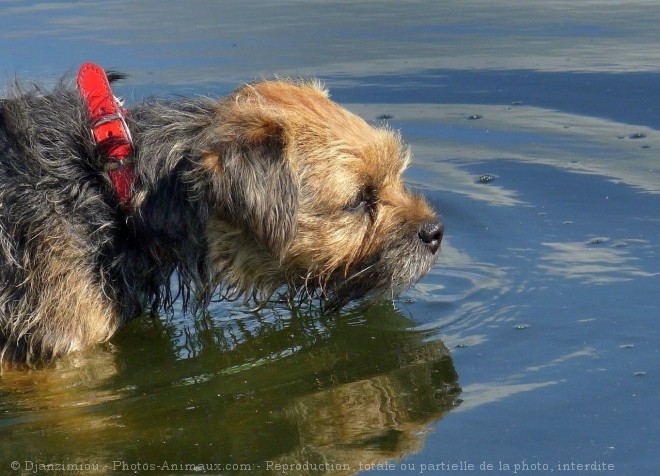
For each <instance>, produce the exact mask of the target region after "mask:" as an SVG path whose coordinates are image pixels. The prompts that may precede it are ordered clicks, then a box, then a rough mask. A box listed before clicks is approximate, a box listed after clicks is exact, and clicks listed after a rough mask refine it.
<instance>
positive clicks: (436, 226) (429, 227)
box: [417, 221, 445, 254]
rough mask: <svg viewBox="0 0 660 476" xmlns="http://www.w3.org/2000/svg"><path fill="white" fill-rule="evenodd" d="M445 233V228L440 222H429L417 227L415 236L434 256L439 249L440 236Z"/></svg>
mask: <svg viewBox="0 0 660 476" xmlns="http://www.w3.org/2000/svg"><path fill="white" fill-rule="evenodd" d="M444 232H445V226H444V225H443V224H442V222H440V221H429V222H426V223H424V224H422V226H420V227H419V231H418V232H417V236H419V239H420V240H422V243H424V244H425V245H426V246H428V248H429V250H431V253H433V254H435V253H436V252H437V251H438V249H439V248H440V242H441V241H442V235H443V234H444Z"/></svg>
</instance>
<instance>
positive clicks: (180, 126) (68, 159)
mask: <svg viewBox="0 0 660 476" xmlns="http://www.w3.org/2000/svg"><path fill="white" fill-rule="evenodd" d="M69 83H70V82H69V81H63V82H62V83H60V84H58V85H57V86H56V87H55V88H54V89H52V90H47V91H44V90H41V89H40V88H38V87H33V88H31V89H29V90H23V89H21V88H19V87H16V88H14V91H13V92H12V93H11V94H10V95H9V97H7V98H6V99H2V100H1V102H0V360H26V359H27V360H36V359H40V358H48V357H49V354H51V353H56V352H58V351H59V350H60V347H63V346H64V345H65V344H56V343H55V342H51V343H50V345H49V344H47V345H46V346H44V347H43V348H42V347H40V345H39V339H41V340H44V339H45V340H46V341H48V340H49V339H50V340H52V341H54V340H55V336H43V335H40V336H35V334H36V333H39V332H40V331H39V330H38V329H39V327H40V324H41V323H40V322H38V320H39V319H41V318H42V317H43V316H37V317H35V313H34V310H35V309H36V308H37V307H38V306H39V303H38V302H37V301H36V300H37V299H39V297H38V296H35V295H34V293H33V292H31V291H32V290H31V289H29V288H28V287H26V283H29V282H30V280H32V279H33V276H37V275H38V274H39V273H40V270H39V267H40V263H42V262H43V260H44V259H46V258H47V257H46V256H43V252H44V247H43V246H41V245H40V243H42V242H43V240H53V241H56V240H59V242H60V243H61V242H62V240H70V241H71V242H72V243H73V242H75V243H76V246H80V247H82V248H83V249H84V253H85V254H86V255H87V256H88V258H89V259H88V260H85V264H86V265H88V266H90V267H92V268H93V269H92V270H91V274H93V275H94V276H95V280H96V281H97V282H96V283H95V284H97V285H98V286H101V287H102V289H103V293H104V294H105V295H106V296H107V298H108V299H109V301H112V302H115V303H118V305H119V308H120V314H121V319H122V321H126V320H128V319H130V318H133V317H136V316H138V315H139V314H140V313H142V312H143V310H144V309H145V307H146V308H149V307H150V308H153V309H154V310H155V309H158V308H161V307H164V308H168V307H169V306H171V304H172V302H173V299H174V298H175V297H176V296H173V295H172V293H173V292H175V293H177V294H181V295H182V296H183V300H184V303H186V304H189V303H192V302H193V291H192V290H193V289H198V290H204V289H205V287H204V286H203V285H201V283H205V282H206V278H207V274H208V270H207V269H205V262H204V260H203V257H204V256H205V253H206V244H205V237H204V228H205V221H206V220H207V217H208V204H207V202H206V200H205V198H206V197H205V196H204V194H205V193H206V191H205V190H199V189H193V183H192V182H191V181H190V180H186V176H190V174H194V172H193V170H194V166H193V165H194V160H195V158H196V157H199V152H200V151H199V150H197V147H196V144H199V143H204V141H207V143H208V138H200V137H199V136H200V135H204V134H208V133H209V132H208V131H210V128H209V127H208V126H209V121H210V120H211V118H212V116H213V114H212V109H213V102H212V101H211V100H204V99H199V100H181V101H178V102H175V103H169V104H167V103H159V102H156V101H152V102H148V103H147V104H144V105H142V106H140V107H136V108H135V109H134V110H132V111H131V114H130V126H131V129H132V132H133V136H134V138H135V148H136V159H135V167H136V177H137V179H136V190H139V192H138V197H136V198H138V200H136V204H137V207H136V208H135V209H134V210H132V211H131V212H130V213H126V212H125V211H124V210H123V209H122V207H120V206H119V204H118V201H117V198H116V197H115V195H114V191H113V190H112V187H111V185H110V183H109V181H108V180H107V178H106V175H105V173H104V172H103V160H102V158H101V157H99V154H98V151H97V150H96V147H95V145H94V144H93V142H92V140H91V133H90V129H89V120H88V117H87V115H86V112H85V108H84V106H83V104H82V101H81V99H80V97H79V94H78V92H77V90H76V89H75V88H73V87H71V85H70V84H69ZM53 230H59V231H58V232H57V234H56V235H55V236H52V235H53V233H54V231H53ZM60 235H62V236H60ZM175 270H178V273H175ZM81 271H82V270H81ZM175 276H176V277H177V278H178V283H177V284H178V285H175V286H171V284H172V283H170V281H171V280H172V279H173V277H175ZM172 289H175V291H172ZM207 291H208V292H207V293H206V294H204V292H202V294H201V295H199V294H198V295H197V296H196V298H195V299H197V300H200V299H201V300H204V299H208V295H209V293H210V290H207ZM63 350H64V351H66V350H67V349H66V348H63Z"/></svg>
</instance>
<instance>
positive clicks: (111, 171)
mask: <svg viewBox="0 0 660 476" xmlns="http://www.w3.org/2000/svg"><path fill="white" fill-rule="evenodd" d="M78 90H79V91H80V95H81V96H82V98H83V101H84V102H85V105H86V106H87V112H88V113H89V116H90V118H91V121H92V135H93V138H94V142H95V144H96V147H97V148H98V150H99V153H100V154H101V156H102V157H103V158H104V160H105V170H106V171H107V173H108V176H109V177H110V181H111V182H112V186H113V188H114V190H115V193H116V194H117V198H118V199H119V203H121V204H122V205H123V206H124V207H128V206H129V205H130V201H131V197H132V192H133V183H134V182H135V171H134V169H133V163H132V157H133V140H132V138H131V132H130V131H129V130H128V125H126V119H125V118H124V116H125V114H126V110H125V109H124V108H122V107H121V104H119V102H118V101H117V99H116V98H115V96H114V95H113V94H112V89H111V88H110V83H109V81H108V78H107V76H106V74H105V71H104V70H103V69H102V68H101V67H99V66H97V65H95V64H93V63H85V64H83V65H82V66H81V67H80V71H79V72H78Z"/></svg>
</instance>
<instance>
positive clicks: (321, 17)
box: [0, 0, 660, 475]
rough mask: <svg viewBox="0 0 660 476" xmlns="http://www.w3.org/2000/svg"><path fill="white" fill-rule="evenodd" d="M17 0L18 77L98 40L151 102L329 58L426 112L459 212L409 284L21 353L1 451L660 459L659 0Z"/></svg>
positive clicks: (230, 459) (377, 104)
mask: <svg viewBox="0 0 660 476" xmlns="http://www.w3.org/2000/svg"><path fill="white" fill-rule="evenodd" d="M1 5H2V6H1V7H0V9H1V11H2V15H0V25H1V26H2V28H0V41H2V45H3V48H2V49H1V50H0V64H2V65H3V71H4V73H5V77H6V78H7V79H8V80H9V81H10V80H12V79H13V78H14V77H15V76H18V77H21V78H29V79H37V80H40V81H44V82H49V81H52V80H53V79H54V78H57V77H59V76H60V75H61V74H62V73H63V72H65V71H72V70H75V69H76V68H77V66H78V65H79V64H80V63H82V62H84V61H88V60H92V61H96V62H99V63H100V64H102V65H104V66H106V67H114V68H118V69H121V70H124V71H126V72H128V73H129V74H130V76H131V77H130V79H129V80H127V81H126V82H125V83H124V84H123V85H122V86H120V87H119V88H118V92H119V93H120V94H121V95H123V96H124V97H125V98H126V100H127V101H128V102H129V103H130V102H133V101H137V100H139V99H141V98H143V97H145V96H149V95H153V94H157V95H180V94H187V95H195V94H211V95H218V96H220V95H224V94H227V93H228V92H229V91H231V90H232V89H233V88H234V87H235V86H236V85H238V84H240V83H241V82H245V81H250V80H252V79H254V78H258V77H262V76H270V75H273V74H280V75H315V76H319V77H321V78H322V79H323V80H325V82H326V85H327V86H328V87H329V88H330V90H331V92H332V95H333V98H334V99H335V100H337V101H338V102H340V103H342V104H344V105H346V106H347V107H348V108H349V109H351V110H353V111H355V112H357V113H359V114H361V115H362V116H363V117H365V118H367V119H368V120H373V121H375V122H379V121H381V120H383V119H380V118H387V119H386V120H387V122H388V123H389V124H390V125H391V126H392V127H393V128H395V129H400V130H401V131H402V134H403V136H404V137H405V139H406V140H407V141H408V143H409V144H410V145H411V147H412V149H413V152H414V155H415V160H414V164H413V166H412V167H411V168H410V169H409V170H408V172H407V176H406V177H407V180H408V182H409V183H410V184H411V185H412V186H414V187H415V188H417V189H419V190H421V191H422V192H423V193H424V194H425V195H426V196H427V197H428V199H429V201H430V202H431V203H432V204H433V206H434V207H435V208H436V209H437V210H438V212H439V213H441V214H442V216H443V218H444V221H445V223H446V227H447V228H446V229H447V236H446V240H445V243H444V244H443V251H442V255H441V259H440V261H439V263H438V265H437V266H436V267H435V268H434V269H433V270H432V271H431V273H430V274H429V275H428V276H427V277H426V278H424V279H423V280H422V281H421V282H420V283H419V284H418V285H417V286H416V287H414V288H413V289H411V290H409V291H408V292H406V293H405V294H404V295H403V296H401V297H400V298H399V299H398V300H396V301H395V302H394V303H386V304H382V305H378V306H374V307H370V308H366V309H365V308H361V307H358V308H356V309H353V310H348V311H346V312H344V313H342V315H340V316H325V317H323V316H319V315H318V313H317V312H316V311H315V310H313V309H312V310H306V311H303V312H300V313H291V312H290V311H288V310H286V309H284V308H279V307H273V308H269V309H266V310H264V311H261V312H258V313H254V312H251V311H250V310H249V309H248V308H247V307H243V306H240V305H225V304H223V305H214V306H213V307H211V308H210V309H209V312H208V313H207V314H205V315H203V316H200V317H199V318H197V319H193V318H191V317H189V316H183V315H181V314H180V313H175V314H174V315H171V316H165V315H164V316H161V317H160V318H159V319H142V320H139V321H135V322H134V323H132V324H131V325H130V326H129V327H128V328H126V329H125V330H123V331H122V332H121V333H119V334H118V335H117V336H116V337H115V338H114V339H113V340H112V342H111V343H109V344H108V345H105V346H100V347H99V348H96V349H94V350H92V351H90V352H88V353H85V354H82V355H75V356H71V357H69V358H66V359H63V360H62V361H60V362H58V364H57V365H56V366H55V368H52V369H49V370H47V371H40V372H32V373H23V374H7V375H5V376H3V377H2V379H1V380H0V437H1V440H0V468H2V469H1V472H3V473H5V472H9V471H10V470H11V469H12V466H11V465H12V463H13V462H16V463H15V464H16V467H17V468H18V471H17V472H20V471H22V472H25V473H28V472H32V471H34V470H38V469H39V467H38V465H39V464H76V465H81V466H80V468H81V469H87V470H94V471H96V472H98V473H113V472H116V473H119V472H126V471H128V472H131V471H132V472H138V473H143V474H148V473H166V474H188V473H191V472H193V470H194V469H197V470H205V471H206V472H207V473H211V474H225V473H229V474H232V473H246V472H250V473H251V474H322V473H323V472H324V471H325V472H328V473H329V474H353V473H356V472H357V473H361V472H364V471H365V470H372V473H370V474H414V473H416V474H419V473H420V472H422V471H424V472H434V473H436V474H438V473H441V474H514V473H516V472H517V474H550V473H551V472H552V473H558V472H560V473H562V474H576V473H579V474H583V473H584V471H581V470H582V469H584V468H580V467H579V466H578V465H580V464H582V465H590V466H588V467H587V468H586V469H589V470H590V471H589V473H590V474H594V473H598V474H601V473H606V474H616V475H639V474H655V473H656V472H658V470H659V469H660V458H659V457H658V455H657V446H658V441H659V440H660V438H659V436H660V434H659V433H660V432H659V430H658V425H657V423H656V421H657V418H658V411H657V402H658V397H659V393H660V392H659V390H658V389H659V388H660V386H659V374H658V368H659V366H658V349H659V348H660V339H659V338H658V334H657V332H656V329H657V319H658V314H659V312H658V309H659V306H660V297H659V296H660V295H659V293H658V289H659V285H660V256H659V246H658V237H659V236H660V167H659V166H658V163H659V162H658V161H659V160H660V159H658V155H657V151H658V149H659V148H660V136H659V135H658V132H657V130H658V128H659V127H660V122H659V121H660V103H659V102H658V99H657V98H658V97H659V95H658V86H657V85H658V84H660V81H659V80H660V74H659V72H660V71H659V68H658V65H660V49H659V48H657V45H658V43H659V42H660V33H658V30H657V24H658V20H660V8H658V6H657V5H656V4H655V2H650V1H638V2H612V1H607V0H594V1H590V2H573V3H568V2H558V1H557V2H554V1H553V2H542V3H541V2H529V3H527V4H521V3H520V2H509V1H504V2H477V1H475V2H458V1H447V2H432V1H420V2H389V1H381V2H361V3H357V4H353V3H344V2H320V1H309V2H194V3H193V2H166V3H163V2H139V3H138V2H125V1H117V2H103V3H98V4H96V3H95V4H88V3H75V2H61V3H37V2H12V1H7V2H3V3H2V4H1ZM485 175H489V176H491V179H492V180H485V181H484V180H480V177H482V176H485ZM84 465H87V466H84ZM176 465H178V466H176ZM195 465H203V466H195ZM388 465H389V466H388ZM489 465H490V466H489ZM181 467H183V470H182V471H179V470H180V469H181ZM43 469H48V468H47V467H46V468H43V467H42V470H43ZM580 471H581V472H580Z"/></svg>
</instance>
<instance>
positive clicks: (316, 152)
mask: <svg viewBox="0 0 660 476" xmlns="http://www.w3.org/2000/svg"><path fill="white" fill-rule="evenodd" d="M219 113H220V116H221V117H222V120H221V121H220V126H219V129H218V134H219V135H220V136H222V137H227V138H231V140H238V141H242V142H244V143H247V144H253V143H255V142H258V141H260V140H264V138H270V139H271V140H275V141H280V142H282V144H283V150H282V154H283V162H284V163H283V164H282V167H285V168H287V169H288V170H289V172H290V173H291V174H292V175H293V176H294V177H295V181H296V183H297V185H298V186H299V187H300V190H299V201H298V208H297V214H296V223H295V234H294V236H293V238H292V240H290V241H289V242H288V243H287V246H286V250H285V252H284V253H282V254H280V255H278V257H279V260H272V257H269V254H268V252H267V250H264V251H263V252H261V253H260V252H258V251H255V248H258V246H254V245H255V243H254V242H252V240H250V239H249V238H247V237H245V236H240V235H241V234H240V232H235V236H236V239H233V238H232V239H229V238H227V236H226V234H225V235H223V234H218V230H224V229H226V228H227V227H231V224H230V223H228V220H226V219H224V218H221V217H218V216H216V217H215V218H214V220H213V221H212V225H211V226H210V227H209V233H208V236H209V240H210V248H211V250H212V257H213V258H212V259H214V260H218V261H224V260H226V259H227V256H229V255H233V256H240V258H239V259H240V260H241V262H242V263H243V265H242V266H238V267H233V269H236V268H238V269H244V270H245V273H244V275H243V276H237V277H236V281H240V282H241V283H243V282H245V283H253V282H254V281H255V276H254V274H259V275H261V273H260V271H259V270H258V269H255V268H259V266H265V267H266V268H267V269H268V270H269V272H272V273H273V275H276V276H277V278H276V279H274V280H273V282H274V283H275V284H277V283H278V282H279V283H281V282H282V277H281V275H284V276H293V277H294V278H292V279H294V280H295V279H296V278H300V277H304V278H305V279H306V280H312V281H315V284H320V285H323V283H324V281H325V280H327V279H328V278H329V277H330V276H331V275H333V274H336V273H337V272H339V273H341V274H342V275H343V276H344V277H347V276H348V273H349V270H350V269H351V268H352V267H353V266H354V265H356V264H357V263H360V262H361V261H363V260H365V259H366V258H367V257H369V256H371V255H374V254H375V253H377V252H382V249H383V248H384V247H386V246H388V242H392V241H396V240H397V239H398V238H397V237H398V236H400V234H401V233H402V230H408V231H407V233H408V234H410V235H414V234H415V233H416V230H417V228H418V227H419V226H420V224H421V223H424V222H428V221H437V218H436V216H435V213H434V212H433V211H432V210H431V208H430V207H429V206H428V204H427V203H426V202H425V201H424V200H423V199H422V198H421V197H418V196H415V195H411V194H410V193H409V192H408V191H407V190H406V188H405V187H404V184H403V180H402V176H401V175H402V173H403V171H404V169H405V168H406V166H407V165H408V163H409V161H410V152H409V150H408V149H407V148H406V147H405V146H404V145H403V144H402V142H401V139H400V137H399V135H398V134H396V133H394V132H392V131H391V130H388V129H379V128H374V127H372V126H370V125H369V124H367V123H366V122H365V121H364V120H363V119H361V118H359V117H358V116H356V115H354V114H352V113H350V112H349V111H347V110H346V109H343V108H342V107H340V106H339V105H337V104H336V103H334V102H332V101H331V100H330V99H329V97H328V95H327V93H326V92H325V91H324V90H323V89H322V88H321V87H320V86H319V85H318V83H312V82H310V83H302V84H298V83H291V82H288V81H269V82H263V83H258V84H255V85H251V86H247V87H244V88H243V89H241V90H239V91H238V92H237V93H236V94H235V95H234V97H233V98H232V99H231V100H230V101H227V102H223V103H222V104H221V106H220V108H219ZM278 153H279V151H278V150H276V149H274V150H273V155H274V156H273V157H271V158H270V160H271V161H272V162H273V163H277V162H278V161H279V160H281V159H280V158H278V157H276V156H275V155H276V154H278ZM209 159H210V156H207V157H206V160H205V161H204V166H205V168H206V170H208V171H209V172H211V173H215V174H218V175H222V174H223V168H222V165H220V164H219V163H221V162H222V160H223V157H222V152H220V153H219V154H218V155H217V161H218V163H214V162H213V161H212V160H209ZM365 189H367V190H369V191H370V193H372V194H373V195H374V196H375V197H377V213H376V214H375V216H374V218H373V220H372V219H370V218H369V217H368V216H367V215H365V214H359V213H346V211H345V208H346V207H347V206H348V205H349V204H350V203H351V201H353V200H355V197H356V195H359V193H360V192H361V190H365ZM272 199H273V200H277V197H272ZM258 255H262V256H261V257H258ZM246 256H249V257H250V258H252V259H253V260H254V264H253V265H250V264H247V261H248V260H247V259H246ZM269 260H270V262H269ZM424 272H425V271H424ZM284 281H286V278H285V279H284ZM242 285H243V284H240V285H239V287H240V286H242ZM248 287H250V288H252V287H253V286H252V285H248ZM269 291H270V292H272V291H273V289H269Z"/></svg>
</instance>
